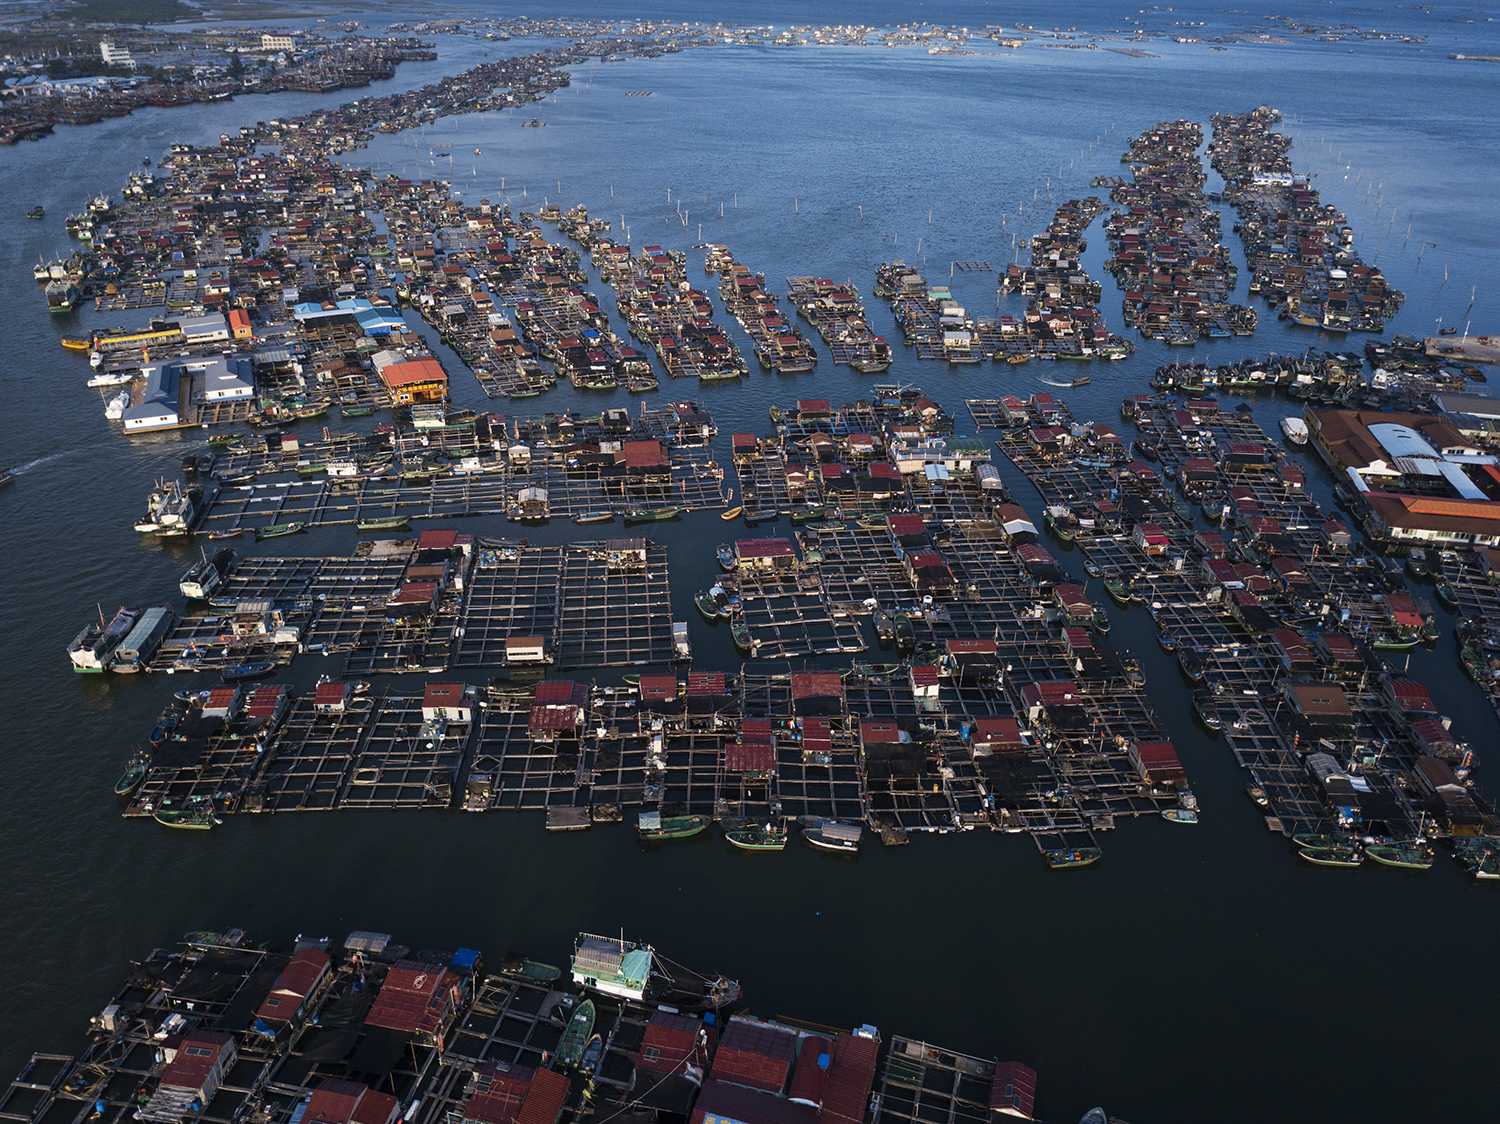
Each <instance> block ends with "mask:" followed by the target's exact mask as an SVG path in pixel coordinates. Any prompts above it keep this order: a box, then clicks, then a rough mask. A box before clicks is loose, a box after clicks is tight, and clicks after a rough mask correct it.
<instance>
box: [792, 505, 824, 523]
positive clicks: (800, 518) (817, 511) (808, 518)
mask: <svg viewBox="0 0 1500 1124" xmlns="http://www.w3.org/2000/svg"><path fill="white" fill-rule="evenodd" d="M827 514H828V509H827V508H826V507H800V508H797V509H795V510H794V511H793V512H792V526H794V527H800V526H802V525H803V524H804V523H811V522H814V521H816V520H820V519H822V518H823V517H824V516H826V515H827Z"/></svg>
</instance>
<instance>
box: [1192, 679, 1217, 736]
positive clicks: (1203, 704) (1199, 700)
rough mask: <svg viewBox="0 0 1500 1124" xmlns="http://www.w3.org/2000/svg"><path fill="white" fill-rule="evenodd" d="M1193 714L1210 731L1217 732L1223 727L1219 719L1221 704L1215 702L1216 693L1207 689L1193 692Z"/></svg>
mask: <svg viewBox="0 0 1500 1124" xmlns="http://www.w3.org/2000/svg"><path fill="white" fill-rule="evenodd" d="M1193 713H1194V714H1196V715H1197V716H1198V720H1199V721H1200V722H1202V723H1203V724H1204V725H1205V726H1207V727H1208V728H1209V729H1210V730H1217V729H1220V728H1221V727H1222V726H1223V722H1222V720H1221V719H1220V718H1219V704H1218V703H1217V702H1216V701H1215V700H1214V693H1213V692H1212V691H1210V690H1208V689H1207V688H1204V689H1203V690H1201V691H1194V692H1193Z"/></svg>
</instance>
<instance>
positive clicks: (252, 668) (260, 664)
mask: <svg viewBox="0 0 1500 1124" xmlns="http://www.w3.org/2000/svg"><path fill="white" fill-rule="evenodd" d="M275 670H276V661H275V660H246V661H244V662H243V663H232V664H230V665H229V666H228V667H226V668H225V669H224V670H223V671H222V672H220V674H221V675H222V676H223V677H224V682H226V683H238V682H239V681H240V680H242V679H259V678H260V677H261V676H262V675H270V674H271V672H273V671H275Z"/></svg>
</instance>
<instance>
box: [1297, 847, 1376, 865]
mask: <svg viewBox="0 0 1500 1124" xmlns="http://www.w3.org/2000/svg"><path fill="white" fill-rule="evenodd" d="M1297 857H1298V858H1299V859H1306V860H1307V861H1308V862H1310V863H1312V864H1314V865H1315V866H1358V865H1359V864H1360V863H1362V862H1364V861H1365V856H1364V853H1363V852H1362V851H1360V849H1359V848H1358V847H1353V846H1343V847H1304V848H1302V849H1301V850H1300V851H1298V852H1297Z"/></svg>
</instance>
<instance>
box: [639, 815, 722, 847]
mask: <svg viewBox="0 0 1500 1124" xmlns="http://www.w3.org/2000/svg"><path fill="white" fill-rule="evenodd" d="M712 822H713V821H712V820H711V819H710V818H709V817H708V816H664V815H662V814H661V813H660V812H642V813H641V814H640V818H639V819H638V820H637V821H636V829H635V831H636V838H637V839H639V840H640V841H641V842H642V843H646V842H655V841H657V840H662V839H689V838H691V837H692V836H694V835H698V834H700V833H702V832H704V831H707V830H708V825H709V824H710V823H712Z"/></svg>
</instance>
